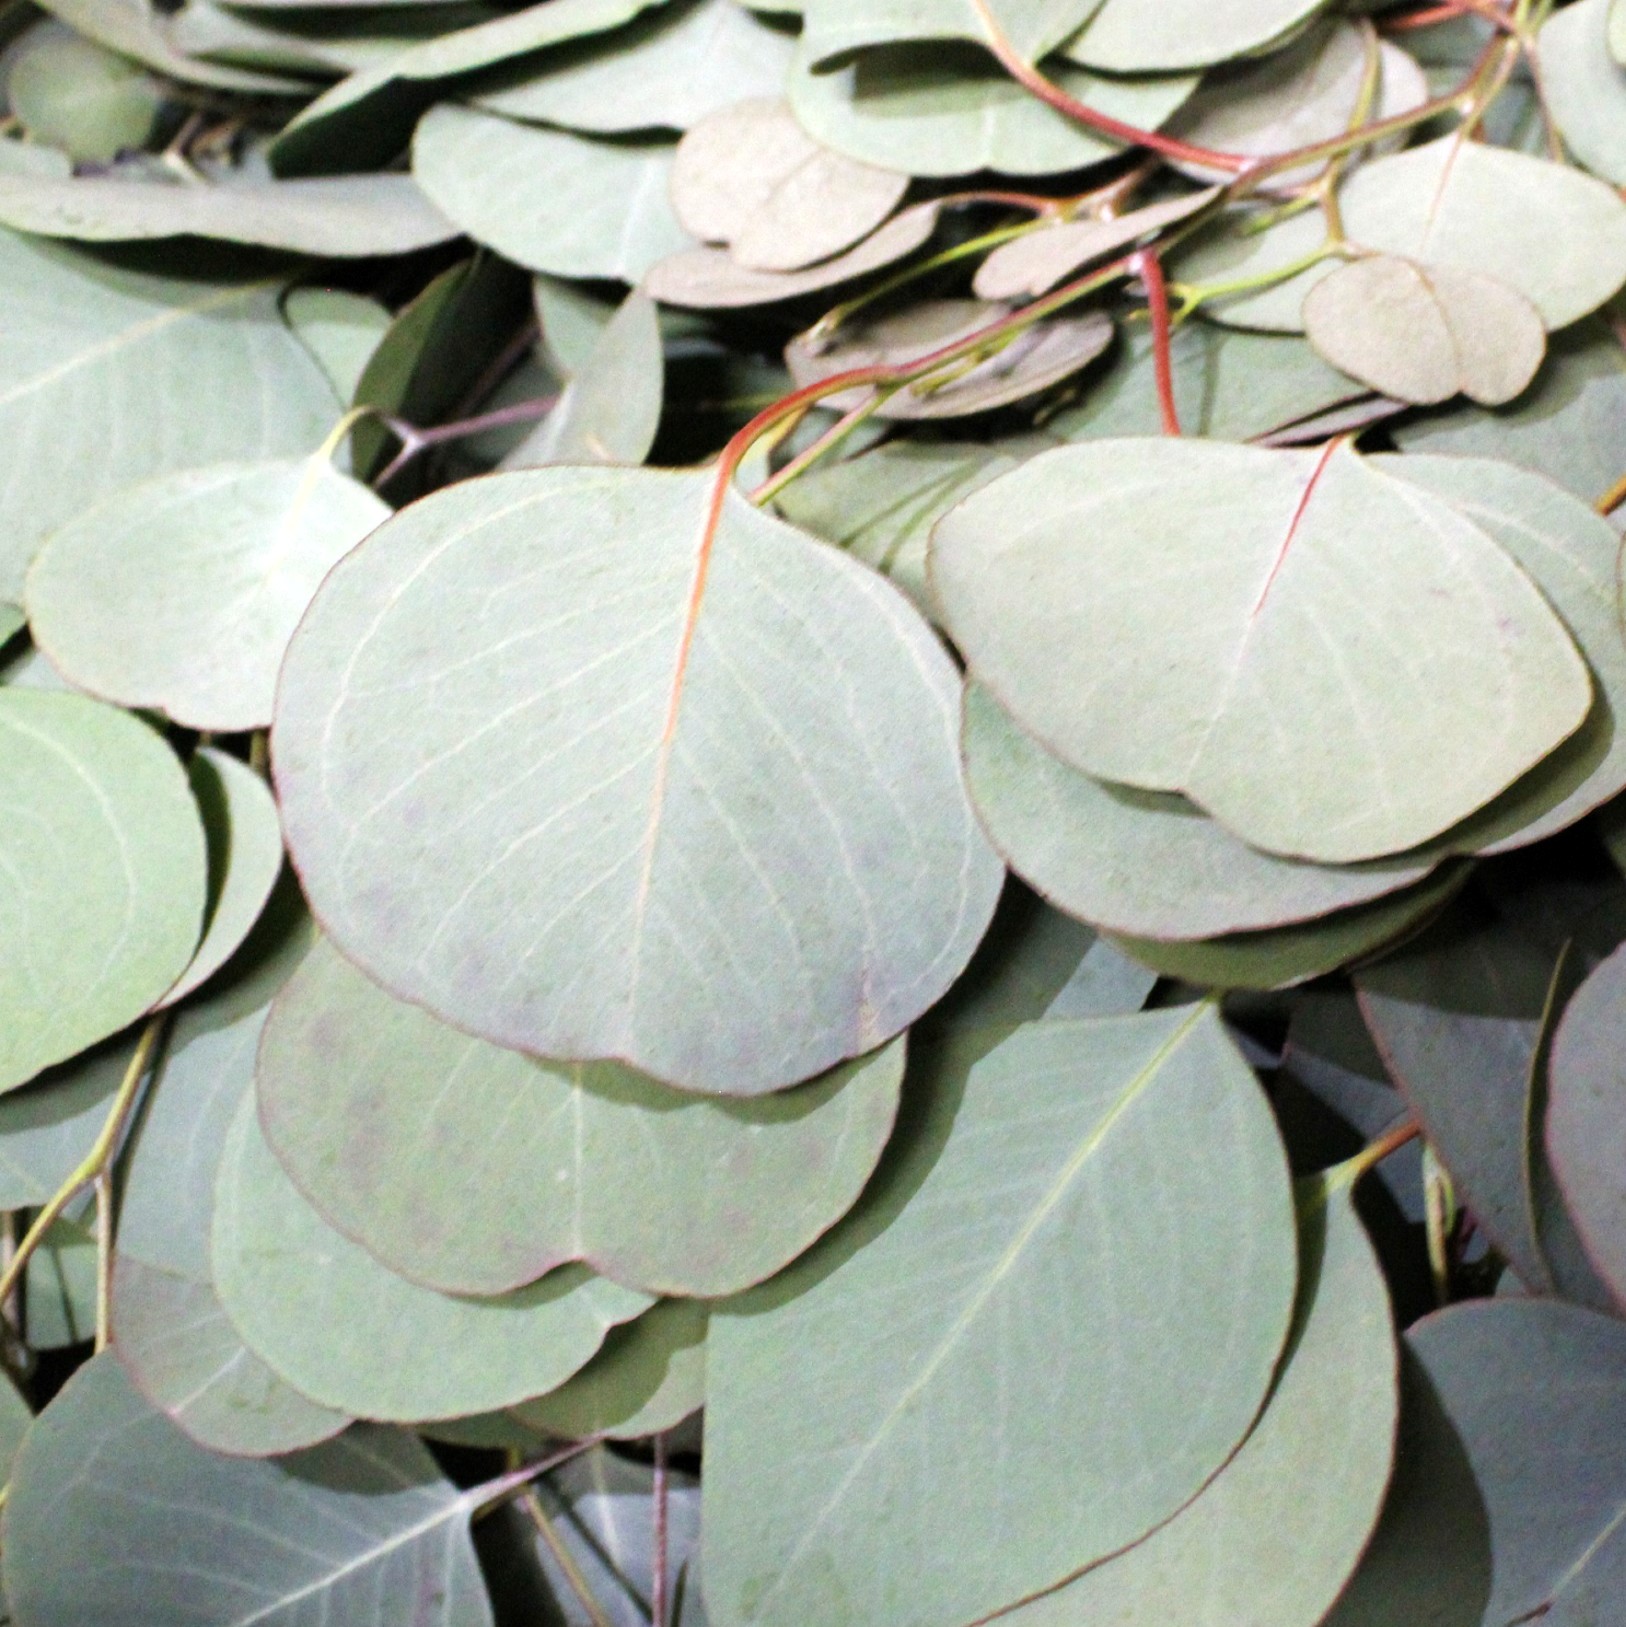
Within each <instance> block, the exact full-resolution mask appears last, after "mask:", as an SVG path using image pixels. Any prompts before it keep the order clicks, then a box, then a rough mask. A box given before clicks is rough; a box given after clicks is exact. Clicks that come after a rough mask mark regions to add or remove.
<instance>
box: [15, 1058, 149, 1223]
mask: <svg viewBox="0 0 1626 1627" xmlns="http://www.w3.org/2000/svg"><path fill="white" fill-rule="evenodd" d="M129 1060H130V1046H129V1045H128V1044H127V1043H125V1042H123V1041H120V1040H113V1041H110V1042H109V1043H108V1044H106V1045H99V1046H97V1047H96V1048H95V1049H94V1050H92V1051H87V1052H85V1054H84V1055H82V1056H77V1057H75V1058H74V1059H73V1061H72V1062H67V1063H64V1064H63V1065H62V1066H60V1067H56V1068H47V1069H46V1071H45V1072H44V1073H42V1074H41V1075H40V1076H39V1078H37V1079H36V1080H34V1082H33V1083H32V1084H30V1085H29V1086H28V1087H27V1088H26V1089H25V1090H14V1091H11V1092H10V1093H9V1094H7V1095H5V1096H0V1209H4V1210H15V1209H39V1208H42V1207H43V1206H44V1205H45V1204H46V1203H48V1202H49V1201H50V1199H51V1196H52V1194H53V1193H55V1191H56V1190H57V1188H58V1187H59V1186H61V1185H62V1183H63V1182H64V1181H65V1180H67V1178H68V1177H69V1176H70V1175H71V1174H72V1173H73V1172H74V1170H75V1169H76V1168H77V1167H78V1165H79V1161H80V1160H81V1159H82V1158H83V1157H84V1156H85V1154H86V1153H88V1152H89V1151H90V1149H91V1147H92V1146H93V1145H94V1143H95V1141H96V1137H97V1135H98V1134H99V1133H100V1132H101V1128H102V1124H103V1122H104V1121H105V1120H106V1118H107V1110H108V1108H109V1107H110V1106H111V1105H112V1101H113V1095H114V1092H116V1091H117V1090H118V1088H119V1081H120V1080H121V1079H123V1077H124V1070H125V1067H126V1065H127V1064H128V1063H129Z"/></svg>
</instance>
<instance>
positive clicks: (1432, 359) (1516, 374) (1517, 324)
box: [1300, 254, 1547, 407]
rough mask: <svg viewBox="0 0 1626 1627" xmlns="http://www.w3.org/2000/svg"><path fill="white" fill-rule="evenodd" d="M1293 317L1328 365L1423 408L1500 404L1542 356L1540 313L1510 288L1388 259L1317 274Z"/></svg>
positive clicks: (1458, 270)
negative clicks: (1462, 401)
mask: <svg viewBox="0 0 1626 1627" xmlns="http://www.w3.org/2000/svg"><path fill="white" fill-rule="evenodd" d="M1300 314H1301V317H1302V319H1303V322H1304V331H1305V334H1306V335H1307V336H1308V338H1309V340H1310V343H1311V344H1312V345H1314V346H1315V348H1316V349H1317V350H1318V351H1320V352H1321V354H1322V355H1323V356H1324V357H1325V358H1326V359H1327V360H1328V361H1330V362H1331V363H1332V364H1333V365H1334V366H1335V367H1339V368H1342V369H1343V371H1344V372H1346V373H1348V374H1349V375H1350V377H1351V378H1355V379H1359V380H1360V382H1361V383H1363V384H1366V385H1369V386H1370V387H1371V388H1372V389H1374V390H1379V391H1381V392H1382V393H1383V394H1384V395H1387V396H1392V397H1394V398H1396V399H1397V400H1400V401H1410V402H1415V403H1418V404H1421V405H1425V406H1426V405H1430V404H1433V403H1435V402H1440V401H1445V400H1448V399H1449V398H1450V397H1452V396H1454V395H1457V394H1462V395H1466V396H1467V397H1468V398H1469V399H1470V400H1472V401H1477V402H1479V403H1480V404H1481V405H1483V406H1487V407H1498V406H1502V405H1504V404H1505V403H1507V402H1509V401H1511V400H1513V398H1514V397H1515V396H1517V395H1519V394H1520V393H1521V392H1522V391H1523V390H1524V389H1525V387H1526V386H1527V385H1528V384H1529V383H1530V381H1531V379H1533V378H1534V377H1535V376H1536V369H1537V368H1538V367H1540V366H1541V360H1542V357H1543V355H1544V354H1545V353H1546V349H1547V333H1546V329H1545V328H1544V327H1543V326H1542V321H1541V313H1540V312H1539V311H1537V310H1536V308H1535V306H1534V305H1532V304H1531V303H1530V301H1529V300H1527V299H1526V298H1525V297H1524V295H1523V294H1521V293H1520V292H1519V291H1518V290H1517V289H1515V288H1511V287H1509V286H1508V284H1506V283H1504V282H1500V281H1498V280H1497V279H1496V278H1495V277H1487V276H1484V275H1482V274H1481V273H1480V272H1477V271H1467V270H1464V269H1463V268H1462V267H1460V266H1448V265H1424V264H1422V263H1420V262H1418V261H1416V260H1406V259H1402V258H1401V257H1399V256H1398V255H1392V254H1374V255H1368V256H1365V257H1363V258H1361V259H1359V260H1354V261H1351V262H1350V263H1349V264H1347V265H1342V266H1340V267H1339V268H1338V269H1337V270H1336V271H1334V272H1332V273H1331V275H1329V276H1327V277H1323V278H1322V279H1321V281H1320V282H1318V283H1317V284H1316V285H1315V287H1314V288H1312V289H1311V290H1310V292H1309V293H1308V294H1307V295H1306V296H1305V299H1304V305H1303V308H1302V311H1301V313H1300Z"/></svg>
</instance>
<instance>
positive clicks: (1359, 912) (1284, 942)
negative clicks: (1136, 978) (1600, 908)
mask: <svg viewBox="0 0 1626 1627" xmlns="http://www.w3.org/2000/svg"><path fill="white" fill-rule="evenodd" d="M1468 869H1469V867H1468V866H1466V865H1460V864H1457V865H1442V866H1441V867H1440V868H1439V869H1438V870H1436V871H1435V872H1434V874H1433V875H1431V876H1429V877H1427V878H1426V879H1425V880H1423V881H1420V882H1418V883H1417V884H1416V886H1414V887H1409V888H1407V890H1406V891H1405V892H1400V893H1395V894H1394V895H1392V896H1391V897H1388V898H1379V899H1375V900H1373V902H1372V903H1370V904H1357V905H1355V906H1354V907H1353V908H1352V909H1347V910H1339V911H1337V912H1336V913H1335V914H1332V915H1324V916H1322V917H1321V918H1320V920H1317V921H1305V922H1301V923H1299V924H1298V925H1296V926H1284V927H1276V928H1274V929H1273V930H1271V931H1267V932H1239V933H1235V934H1232V935H1229V936H1226V937H1220V938H1199V939H1195V940H1192V941H1189V942H1176V941H1172V940H1168V939H1160V938H1133V937H1130V936H1128V935H1127V934H1122V933H1114V934H1112V935H1111V941H1112V942H1113V943H1116V944H1117V945H1118V946H1119V947H1120V948H1121V949H1123V950H1124V951H1125V952H1126V953H1128V954H1131V955H1133V956H1134V957H1135V959H1136V960H1138V961H1140V962H1142V963H1143V964H1144V965H1147V966H1150V967H1151V968H1152V969H1153V970H1154V971H1156V972H1158V973H1160V974H1161V975H1162V976H1164V977H1177V978H1180V979H1181V980H1182V981H1184V982H1187V983H1197V984H1202V985H1204V986H1207V987H1210V988H1217V989H1283V988H1290V987H1292V986H1293V985H1294V984H1296V983H1307V982H1309V980H1310V979H1311V978H1313V977H1322V976H1324V975H1325V974H1326V973H1328V972H1335V971H1337V970H1338V968H1339V967H1340V966H1347V965H1349V963H1350V962H1351V961H1355V960H1359V959H1361V958H1362V957H1363V956H1365V955H1369V954H1371V953H1373V951H1375V950H1378V949H1382V948H1383V947H1384V946H1385V945H1387V944H1391V943H1394V942H1396V941H1397V940H1400V939H1403V938H1405V937H1406V936H1407V935H1408V934H1409V933H1412V932H1415V931H1416V930H1417V929H1418V927H1419V926H1421V925H1422V924H1423V923H1424V922H1426V921H1427V920H1428V919H1429V918H1430V917H1431V916H1433V915H1434V914H1436V913H1437V912H1438V911H1439V910H1440V909H1442V908H1443V907H1444V906H1445V905H1446V904H1447V903H1448V902H1449V901H1450V900H1451V898H1452V896H1453V895H1454V894H1455V893H1456V891H1457V890H1458V888H1460V887H1461V886H1462V884H1463V882H1464V880H1466V879H1467V873H1468Z"/></svg>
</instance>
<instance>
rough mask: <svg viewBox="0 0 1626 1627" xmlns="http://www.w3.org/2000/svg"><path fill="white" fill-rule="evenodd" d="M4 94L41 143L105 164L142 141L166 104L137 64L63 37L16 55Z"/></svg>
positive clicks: (51, 38) (42, 41) (47, 39)
mask: <svg viewBox="0 0 1626 1627" xmlns="http://www.w3.org/2000/svg"><path fill="white" fill-rule="evenodd" d="M6 97H7V100H8V101H9V102H10V104H11V111H12V112H13V114H15V115H16V117H17V118H18V119H20V120H21V121H22V125H23V128H24V129H25V130H27V131H28V133H29V135H31V136H32V137H33V138H34V140H35V141H42V142H46V143H47V144H49V145H51V146H56V147H60V148H62V150H63V151H64V152H67V153H68V154H70V155H71V156H72V157H74V158H76V159H90V160H93V161H101V162H103V163H105V162H107V161H108V160H109V159H112V158H114V157H115V156H116V155H117V154H118V153H119V151H120V150H121V149H122V148H125V147H140V146H142V145H143V144H144V143H145V142H146V140H147V137H148V136H149V135H150V134H151V133H152V128H153V125H154V124H155V123H156V122H157V119H158V116H159V112H160V109H161V108H162V107H163V102H164V93H163V90H162V88H161V87H160V86H159V85H158V83H157V82H156V81H155V80H154V79H153V77H152V75H151V74H150V73H148V72H146V71H145V69H143V68H142V66H141V65H140V64H139V63H136V62H132V61H130V60H129V58H128V57H123V56H119V55H117V54H116V53H115V52H112V51H108V50H105V49H104V48H103V47H101V46H100V45H96V44H94V43H93V42H92V41H90V40H84V39H79V38H77V37H76V36H63V35H54V36H47V37H45V38H42V39H40V40H37V41H36V42H34V43H33V44H31V45H29V46H28V47H27V48H26V49H25V50H24V51H23V52H22V53H21V54H20V55H19V56H18V58H17V61H16V63H15V64H14V65H13V67H12V70H11V73H10V74H9V75H8V76H7V79H6Z"/></svg>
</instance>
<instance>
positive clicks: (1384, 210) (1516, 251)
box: [1339, 136, 1626, 328]
mask: <svg viewBox="0 0 1626 1627" xmlns="http://www.w3.org/2000/svg"><path fill="white" fill-rule="evenodd" d="M1339 199H1340V205H1341V207H1342V210H1343V217H1344V228H1345V230H1346V232H1347V233H1348V234H1349V237H1350V239H1351V241H1353V242H1355V243H1359V244H1361V245H1362V246H1363V247H1365V248H1368V249H1375V250H1377V251H1378V252H1380V253H1385V254H1400V255H1405V256H1407V257H1409V258H1411V259H1414V260H1421V261H1422V262H1424V263H1425V264H1427V265H1440V266H1452V267H1456V268H1459V269H1461V270H1464V271H1475V272H1480V273H1482V274H1484V275H1487V276H1491V277H1495V278H1496V279H1498V281H1501V282H1504V283H1507V284H1508V285H1509V286H1510V287H1513V288H1516V289H1518V290H1519V292H1520V293H1522V294H1523V295H1524V296H1525V297H1526V298H1527V299H1528V300H1529V301H1530V303H1531V304H1532V305H1534V306H1535V307H1536V309H1537V310H1538V311H1540V312H1541V316H1542V320H1543V321H1544V322H1545V323H1546V324H1547V326H1548V327H1549V328H1562V327H1565V326H1567V325H1568V324H1569V323H1571V322H1574V321H1576V320H1577V319H1578V318H1580V317H1583V316H1585V315H1586V314H1587V312H1589V311H1591V310H1595V309H1596V308H1597V307H1598V306H1599V305H1602V304H1603V303H1604V301H1605V300H1607V299H1608V298H1609V297H1610V296H1611V295H1612V294H1614V293H1615V292H1616V291H1617V290H1618V289H1619V288H1620V286H1621V284H1622V283H1623V282H1626V201H1623V200H1622V199H1621V198H1620V197H1619V196H1617V194H1616V193H1615V191H1614V190H1613V189H1612V188H1611V187H1608V186H1606V185H1605V184H1604V183H1603V182H1602V181H1599V180H1596V179H1594V178H1593V177H1592V176H1590V175H1584V174H1582V173H1581V172H1580V171H1579V170H1574V169H1570V168H1567V167H1566V166H1564V165H1562V164H1555V163H1553V162H1551V161H1550V160H1549V159H1545V158H1532V157H1530V156H1529V155H1527V154H1525V153H1518V152H1510V151H1508V150H1507V149H1506V148H1503V147H1491V146H1487V145H1486V144H1485V143H1483V142H1478V141H1464V140H1461V139H1459V138H1457V137H1455V136H1445V137H1442V138H1441V139H1439V140H1437V141H1431V142H1428V143H1427V144H1426V145H1424V146H1421V147H1413V148H1410V149H1409V150H1408V151H1406V152H1403V153H1393V154H1391V155H1389V156H1388V157H1386V158H1378V159H1374V160H1373V161H1372V162H1371V163H1369V164H1362V165H1361V166H1360V167H1359V168H1358V169H1356V171H1355V173H1354V174H1353V175H1352V176H1351V177H1350V179H1349V180H1348V182H1347V183H1346V184H1345V185H1344V186H1343V187H1342V188H1341V190H1340V194H1339Z"/></svg>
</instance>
